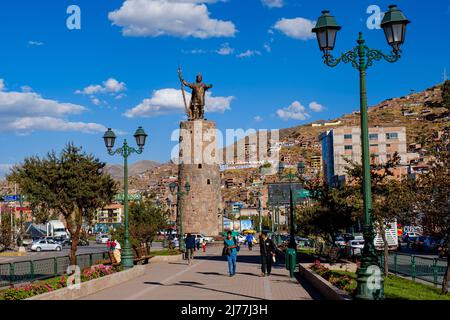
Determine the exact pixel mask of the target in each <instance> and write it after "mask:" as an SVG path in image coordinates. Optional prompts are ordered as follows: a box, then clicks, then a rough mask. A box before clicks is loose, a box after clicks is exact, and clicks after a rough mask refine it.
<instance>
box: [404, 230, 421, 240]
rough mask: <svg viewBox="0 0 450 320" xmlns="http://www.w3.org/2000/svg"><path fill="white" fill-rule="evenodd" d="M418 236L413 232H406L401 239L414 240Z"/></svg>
mask: <svg viewBox="0 0 450 320" xmlns="http://www.w3.org/2000/svg"><path fill="white" fill-rule="evenodd" d="M418 237H419V235H418V234H417V233H415V232H406V233H405V234H404V235H403V237H402V240H403V242H415V241H416V240H417V238H418Z"/></svg>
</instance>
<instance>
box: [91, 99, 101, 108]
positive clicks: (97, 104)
mask: <svg viewBox="0 0 450 320" xmlns="http://www.w3.org/2000/svg"><path fill="white" fill-rule="evenodd" d="M91 102H92V103H93V104H95V105H96V106H99V105H100V104H101V103H102V102H101V101H100V99H99V98H96V97H92V98H91Z"/></svg>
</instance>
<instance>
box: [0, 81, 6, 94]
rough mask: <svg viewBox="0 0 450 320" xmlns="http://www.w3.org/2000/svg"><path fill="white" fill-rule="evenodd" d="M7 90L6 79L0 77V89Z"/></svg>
mask: <svg viewBox="0 0 450 320" xmlns="http://www.w3.org/2000/svg"><path fill="white" fill-rule="evenodd" d="M3 90H5V80H3V79H0V91H3Z"/></svg>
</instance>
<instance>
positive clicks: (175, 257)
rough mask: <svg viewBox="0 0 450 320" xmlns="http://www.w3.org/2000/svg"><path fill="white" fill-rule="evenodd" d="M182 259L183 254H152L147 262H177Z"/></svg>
mask: <svg viewBox="0 0 450 320" xmlns="http://www.w3.org/2000/svg"><path fill="white" fill-rule="evenodd" d="M182 260H183V254H177V255H173V256H154V257H152V258H150V260H149V263H164V262H177V261H182Z"/></svg>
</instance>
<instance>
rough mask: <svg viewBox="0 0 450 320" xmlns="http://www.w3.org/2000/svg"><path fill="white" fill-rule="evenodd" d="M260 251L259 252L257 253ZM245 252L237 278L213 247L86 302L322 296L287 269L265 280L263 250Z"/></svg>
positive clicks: (151, 267)
mask: <svg viewBox="0 0 450 320" xmlns="http://www.w3.org/2000/svg"><path fill="white" fill-rule="evenodd" d="M255 249H256V250H255ZM255 249H254V250H253V251H248V249H247V248H244V247H243V248H242V249H241V251H240V252H239V255H238V263H237V274H236V275H235V276H234V277H229V275H228V266H227V262H226V258H225V257H222V256H221V252H222V248H221V247H220V246H219V247H209V248H208V252H207V253H200V252H199V251H197V252H196V253H195V258H194V261H193V262H192V264H191V265H190V266H189V265H188V264H187V262H186V261H180V262H176V263H155V264H149V265H148V266H147V272H146V274H145V275H144V276H142V277H139V278H136V279H133V280H130V281H128V282H126V283H123V284H120V285H117V286H115V287H112V288H109V289H105V290H103V291H100V292H97V293H95V294H93V295H90V296H88V297H85V298H84V299H85V300H312V299H320V296H319V295H318V294H317V293H316V292H315V291H314V290H313V289H312V288H310V287H309V286H308V285H307V284H304V283H302V284H300V283H299V282H298V281H297V279H295V278H294V279H290V278H289V272H288V270H286V269H285V267H284V265H275V266H274V268H273V270H272V275H271V276H270V277H261V276H260V274H261V269H260V264H259V250H257V249H258V247H256V248H255Z"/></svg>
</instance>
